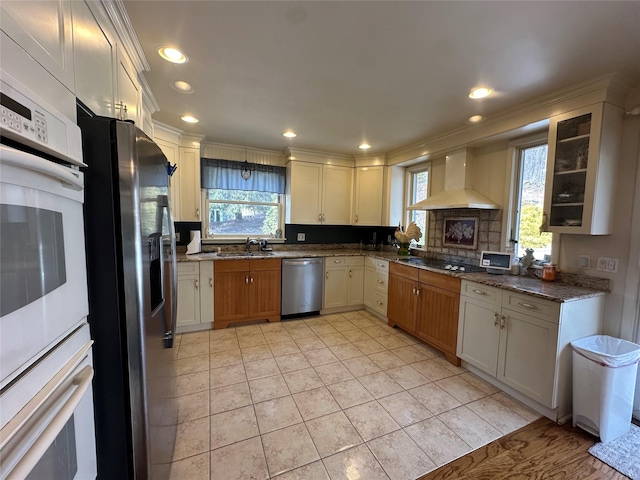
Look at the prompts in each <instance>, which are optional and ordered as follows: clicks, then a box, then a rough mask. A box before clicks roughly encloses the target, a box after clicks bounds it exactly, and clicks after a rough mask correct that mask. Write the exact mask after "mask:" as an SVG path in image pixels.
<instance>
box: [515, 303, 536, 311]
mask: <svg viewBox="0 0 640 480" xmlns="http://www.w3.org/2000/svg"><path fill="white" fill-rule="evenodd" d="M519 305H522V306H523V307H527V308H530V309H531V310H537V309H538V307H536V306H535V305H531V304H530V303H519Z"/></svg>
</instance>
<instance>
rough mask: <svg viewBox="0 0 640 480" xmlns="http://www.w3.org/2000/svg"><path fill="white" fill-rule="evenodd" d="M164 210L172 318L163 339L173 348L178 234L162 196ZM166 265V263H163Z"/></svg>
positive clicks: (167, 198)
mask: <svg viewBox="0 0 640 480" xmlns="http://www.w3.org/2000/svg"><path fill="white" fill-rule="evenodd" d="M162 197H163V198H162V200H163V201H162V208H163V209H166V210H167V221H168V222H169V238H170V240H169V241H170V246H169V248H170V261H171V278H170V279H169V280H170V281H171V312H170V315H171V318H168V319H167V322H166V323H167V324H166V325H165V334H164V337H163V338H162V343H163V345H164V348H173V338H174V330H175V325H176V317H177V315H178V264H177V260H176V232H175V227H174V225H173V215H172V214H171V207H170V205H169V196H168V195H162ZM162 263H163V265H164V262H162ZM165 275H166V272H163V274H162V279H163V282H164V280H165Z"/></svg>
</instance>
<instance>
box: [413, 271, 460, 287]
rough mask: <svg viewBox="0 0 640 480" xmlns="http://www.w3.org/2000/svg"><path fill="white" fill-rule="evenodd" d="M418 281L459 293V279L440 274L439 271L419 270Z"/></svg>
mask: <svg viewBox="0 0 640 480" xmlns="http://www.w3.org/2000/svg"><path fill="white" fill-rule="evenodd" d="M420 283H425V284H427V285H431V286H432V287H438V288H442V289H443V290H449V291H450V292H455V293H460V279H459V278H456V277H450V276H448V275H441V274H440V273H434V272H429V271H428V270H420Z"/></svg>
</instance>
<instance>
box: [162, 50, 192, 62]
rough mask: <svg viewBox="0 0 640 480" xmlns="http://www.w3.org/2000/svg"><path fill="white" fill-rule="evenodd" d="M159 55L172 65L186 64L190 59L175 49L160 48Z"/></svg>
mask: <svg viewBox="0 0 640 480" xmlns="http://www.w3.org/2000/svg"><path fill="white" fill-rule="evenodd" d="M158 55H160V56H161V57H162V58H164V59H165V60H167V61H168V62H171V63H186V62H187V61H188V60H189V58H188V57H187V56H186V55H185V54H184V53H182V52H181V51H180V50H177V49H175V48H173V47H160V48H158Z"/></svg>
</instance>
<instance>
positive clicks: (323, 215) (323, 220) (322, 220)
mask: <svg viewBox="0 0 640 480" xmlns="http://www.w3.org/2000/svg"><path fill="white" fill-rule="evenodd" d="M322 221H323V222H324V213H323V214H322Z"/></svg>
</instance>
